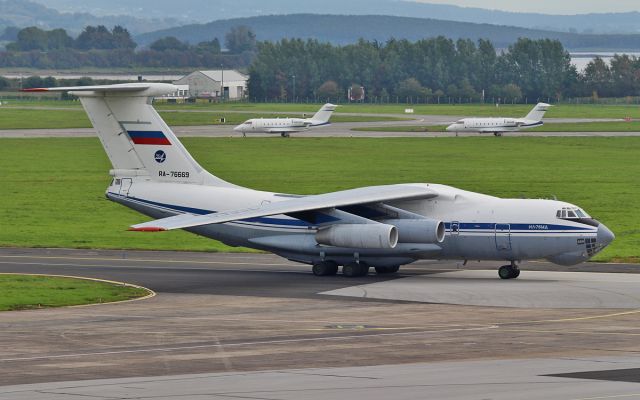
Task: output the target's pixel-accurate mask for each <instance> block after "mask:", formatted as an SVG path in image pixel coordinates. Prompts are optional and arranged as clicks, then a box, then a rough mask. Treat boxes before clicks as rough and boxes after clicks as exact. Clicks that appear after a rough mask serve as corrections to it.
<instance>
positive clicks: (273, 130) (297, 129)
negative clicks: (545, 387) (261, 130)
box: [266, 126, 307, 133]
mask: <svg viewBox="0 0 640 400" xmlns="http://www.w3.org/2000/svg"><path fill="white" fill-rule="evenodd" d="M306 129H307V128H306V126H297V127H291V126H283V127H282V128H268V129H266V131H267V132H268V133H282V132H300V131H302V130H306Z"/></svg>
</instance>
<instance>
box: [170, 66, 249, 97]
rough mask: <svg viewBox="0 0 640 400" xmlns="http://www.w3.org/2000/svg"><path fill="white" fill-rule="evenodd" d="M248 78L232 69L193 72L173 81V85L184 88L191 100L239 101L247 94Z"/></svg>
mask: <svg viewBox="0 0 640 400" xmlns="http://www.w3.org/2000/svg"><path fill="white" fill-rule="evenodd" d="M248 80H249V77H248V76H247V75H244V74H242V73H240V72H238V71H236V70H233V69H218V70H210V71H194V72H192V73H190V74H189V75H186V76H183V77H182V78H180V79H178V80H176V81H174V82H173V83H174V85H177V86H183V87H184V86H186V87H187V88H188V96H187V97H191V98H221V97H222V96H223V93H224V98H225V99H229V100H240V99H242V98H244V97H245V94H246V92H247V81H248Z"/></svg>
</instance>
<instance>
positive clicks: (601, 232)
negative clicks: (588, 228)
mask: <svg viewBox="0 0 640 400" xmlns="http://www.w3.org/2000/svg"><path fill="white" fill-rule="evenodd" d="M615 238H616V235H614V234H613V232H611V230H610V229H609V228H607V227H606V226H605V225H604V224H600V225H599V226H598V235H597V238H596V240H597V241H598V244H601V245H602V246H603V247H604V246H607V245H608V244H609V243H611V242H613V239H615Z"/></svg>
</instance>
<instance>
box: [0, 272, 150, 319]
mask: <svg viewBox="0 0 640 400" xmlns="http://www.w3.org/2000/svg"><path fill="white" fill-rule="evenodd" d="M0 293H2V295H1V296H0V311H14V310H29V309H37V308H48V307H63V306H75V305H81V304H95V303H111V302H114V301H122V300H130V299H135V298H138V297H143V296H146V295H148V294H149V293H150V292H149V291H148V290H145V289H141V288H137V287H132V286H123V285H117V284H114V283H107V282H99V281H92V280H87V279H77V278H64V277H52V276H41V275H14V274H0Z"/></svg>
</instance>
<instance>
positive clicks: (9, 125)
mask: <svg viewBox="0 0 640 400" xmlns="http://www.w3.org/2000/svg"><path fill="white" fill-rule="evenodd" d="M160 115H161V116H162V118H163V119H164V120H165V121H166V122H167V123H168V124H169V125H173V126H194V125H238V124H240V123H242V122H244V121H246V120H248V119H250V118H276V117H282V115H278V114H256V113H254V114H251V113H225V112H172V111H160ZM296 116H300V117H301V116H302V114H300V115H296ZM221 117H224V118H225V122H224V123H222V122H220V119H221ZM401 120H403V118H395V117H385V116H374V115H372V116H351V115H336V116H334V117H333V118H332V121H334V122H365V121H401ZM51 127H55V128H58V129H65V128H89V127H91V123H90V122H89V119H88V118H87V115H86V114H85V112H84V111H83V110H82V109H81V108H77V109H55V110H50V109H45V108H40V109H38V108H36V109H25V108H11V107H2V108H0V129H45V128H51Z"/></svg>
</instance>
